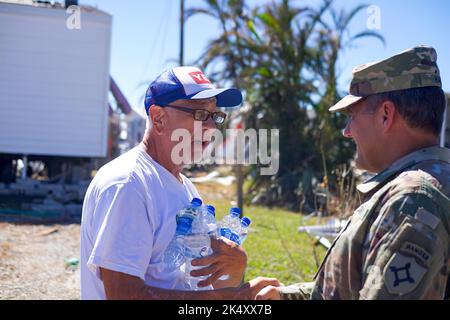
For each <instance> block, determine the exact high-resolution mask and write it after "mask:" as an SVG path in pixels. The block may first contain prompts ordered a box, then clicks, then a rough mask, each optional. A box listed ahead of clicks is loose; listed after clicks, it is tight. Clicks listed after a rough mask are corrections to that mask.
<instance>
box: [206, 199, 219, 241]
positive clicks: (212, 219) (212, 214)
mask: <svg viewBox="0 0 450 320" xmlns="http://www.w3.org/2000/svg"><path fill="white" fill-rule="evenodd" d="M204 219H205V223H206V225H207V227H208V234H209V236H210V237H214V238H215V237H217V223H216V208H214V206H212V205H207V206H206V207H205V212H204Z"/></svg>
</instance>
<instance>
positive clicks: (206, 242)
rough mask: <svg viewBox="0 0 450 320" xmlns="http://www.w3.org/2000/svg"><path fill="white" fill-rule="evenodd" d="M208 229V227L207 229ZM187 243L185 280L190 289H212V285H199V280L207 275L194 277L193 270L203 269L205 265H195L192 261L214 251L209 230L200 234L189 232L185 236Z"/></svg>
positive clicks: (185, 242)
mask: <svg viewBox="0 0 450 320" xmlns="http://www.w3.org/2000/svg"><path fill="white" fill-rule="evenodd" d="M205 231H206V229H205ZM184 244H185V259H186V266H185V281H186V284H187V286H188V289H190V290H194V291H197V290H211V289H213V288H212V286H207V287H201V288H200V287H198V282H199V281H201V280H205V279H206V278H207V276H201V277H193V276H191V271H192V270H196V269H203V268H204V267H205V266H200V267H194V266H193V265H192V264H191V263H192V260H194V259H198V258H203V257H206V256H208V255H210V254H211V253H212V250H211V239H210V238H209V235H208V233H207V232H204V233H198V234H189V235H187V236H186V237H185V238H184Z"/></svg>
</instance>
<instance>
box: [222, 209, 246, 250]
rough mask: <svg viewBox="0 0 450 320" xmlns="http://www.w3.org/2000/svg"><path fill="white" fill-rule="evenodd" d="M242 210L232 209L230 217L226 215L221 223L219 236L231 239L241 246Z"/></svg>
mask: <svg viewBox="0 0 450 320" xmlns="http://www.w3.org/2000/svg"><path fill="white" fill-rule="evenodd" d="M240 215H241V209H239V208H231V209H230V212H229V214H228V215H226V216H225V217H224V218H223V220H222V221H221V222H220V228H219V235H220V236H222V237H225V238H227V239H230V240H231V241H233V242H235V243H237V244H240V241H239V229H240V226H241V220H240Z"/></svg>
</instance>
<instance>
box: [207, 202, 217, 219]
mask: <svg viewBox="0 0 450 320" xmlns="http://www.w3.org/2000/svg"><path fill="white" fill-rule="evenodd" d="M206 210H208V213H210V214H212V215H213V216H216V208H214V206H212V205H210V204H208V205H207V206H206Z"/></svg>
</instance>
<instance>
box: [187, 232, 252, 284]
mask: <svg viewBox="0 0 450 320" xmlns="http://www.w3.org/2000/svg"><path fill="white" fill-rule="evenodd" d="M211 248H212V250H213V253H212V254H211V255H209V256H207V257H204V258H200V259H194V260H192V265H193V266H207V267H206V268H202V269H197V270H193V271H192V272H191V275H192V276H194V277H199V276H208V275H209V277H208V278H207V279H206V280H203V281H199V283H198V286H199V287H206V286H208V285H213V287H214V288H215V289H218V288H226V287H238V286H239V285H240V284H241V281H242V279H243V277H244V271H245V268H246V267H247V254H246V253H245V251H244V249H243V248H242V247H240V246H238V245H237V244H236V243H234V242H233V241H231V240H228V239H226V238H224V237H221V238H220V239H214V238H211ZM223 275H229V278H228V279H227V280H219V278H220V277H221V276H223Z"/></svg>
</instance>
